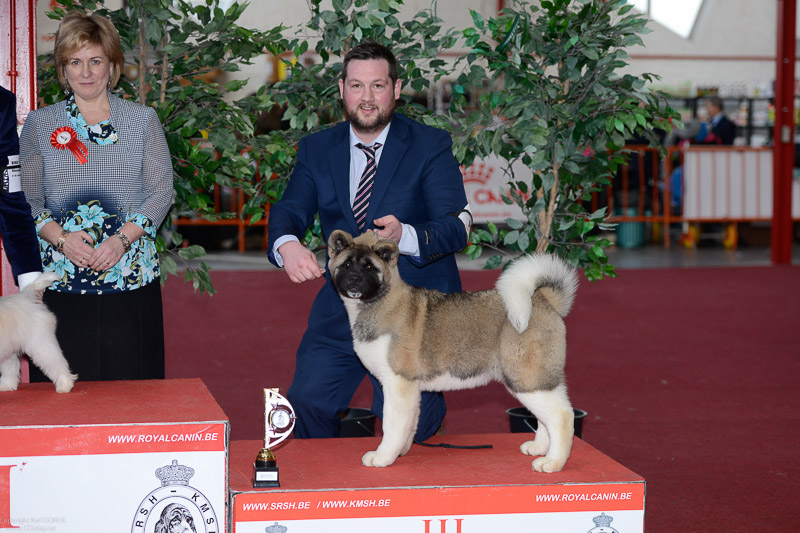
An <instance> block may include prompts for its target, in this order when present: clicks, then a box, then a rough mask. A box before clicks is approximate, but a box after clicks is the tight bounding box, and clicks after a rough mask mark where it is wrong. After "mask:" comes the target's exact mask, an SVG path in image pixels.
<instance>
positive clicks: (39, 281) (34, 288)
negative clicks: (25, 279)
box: [23, 272, 61, 292]
mask: <svg viewBox="0 0 800 533" xmlns="http://www.w3.org/2000/svg"><path fill="white" fill-rule="evenodd" d="M60 279H61V276H59V275H58V274H56V273H55V272H42V273H41V274H39V277H38V278H36V279H35V280H33V282H31V283H30V284H29V285H28V286H27V287H25V288H24V289H23V291H25V292H42V291H43V290H45V289H46V288H47V287H49V286H50V285H52V284H53V282H54V281H58V280H60Z"/></svg>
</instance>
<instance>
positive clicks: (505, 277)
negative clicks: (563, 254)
mask: <svg viewBox="0 0 800 533" xmlns="http://www.w3.org/2000/svg"><path fill="white" fill-rule="evenodd" d="M495 287H496V288H497V292H498V293H499V294H500V298H502V300H503V304H504V305H505V308H506V314H507V315H508V319H509V321H511V324H512V325H513V326H514V328H515V329H516V330H517V331H519V332H520V333H522V332H523V331H525V330H526V329H527V328H528V322H530V319H531V312H532V310H533V294H534V293H535V292H536V291H537V290H538V289H549V290H543V291H542V292H541V294H542V296H544V297H545V298H546V299H547V301H548V302H549V303H550V305H552V306H553V309H554V310H555V312H556V313H558V314H559V315H560V316H561V317H565V316H567V313H569V310H570V307H572V302H573V300H574V299H575V291H577V290H578V275H577V274H576V273H575V269H573V268H572V267H571V266H569V265H568V264H567V263H565V262H564V260H563V259H561V258H559V257H557V256H556V255H553V254H531V255H526V256H524V257H520V258H519V259H517V260H516V261H514V262H513V263H511V264H510V265H509V266H508V268H506V270H505V272H503V274H501V276H500V278H499V279H498V280H497V284H496V286H495Z"/></svg>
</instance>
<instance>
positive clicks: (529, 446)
mask: <svg viewBox="0 0 800 533" xmlns="http://www.w3.org/2000/svg"><path fill="white" fill-rule="evenodd" d="M548 446H550V443H549V442H547V439H544V438H542V437H540V436H539V435H537V436H536V439H535V440H529V441H527V442H523V443H522V445H521V446H520V447H519V451H521V452H522V453H524V454H525V455H532V456H536V455H544V454H546V453H547V448H548Z"/></svg>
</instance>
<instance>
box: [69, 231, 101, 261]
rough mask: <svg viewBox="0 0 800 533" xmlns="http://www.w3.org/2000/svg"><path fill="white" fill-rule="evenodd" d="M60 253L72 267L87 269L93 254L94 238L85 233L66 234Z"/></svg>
mask: <svg viewBox="0 0 800 533" xmlns="http://www.w3.org/2000/svg"><path fill="white" fill-rule="evenodd" d="M62 252H63V253H64V255H66V256H67V259H69V260H70V261H72V263H73V264H74V265H77V266H79V267H81V268H87V267H89V263H90V262H91V258H92V255H94V252H95V249H94V238H93V237H92V236H91V235H89V234H88V233H87V232H85V231H73V232H70V233H67V236H66V238H65V239H64V247H63V248H62Z"/></svg>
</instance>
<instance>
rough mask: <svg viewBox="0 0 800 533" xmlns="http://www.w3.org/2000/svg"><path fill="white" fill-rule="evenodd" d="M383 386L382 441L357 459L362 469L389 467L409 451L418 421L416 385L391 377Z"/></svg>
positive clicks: (418, 401)
mask: <svg viewBox="0 0 800 533" xmlns="http://www.w3.org/2000/svg"><path fill="white" fill-rule="evenodd" d="M381 386H382V387H383V398H384V400H383V440H381V443H380V445H379V446H378V449H377V450H375V451H372V452H367V453H365V454H364V457H362V458H361V462H362V463H363V464H364V466H389V465H390V464H392V463H394V462H395V460H396V459H397V457H398V456H400V455H402V454H405V453H406V452H408V450H409V449H410V448H411V442H412V441H413V439H414V432H415V431H416V427H417V422H418V419H419V405H420V398H421V396H420V390H419V386H418V385H417V383H416V382H413V381H408V380H406V379H404V378H402V377H400V376H397V375H394V374H393V375H391V376H389V377H388V379H386V380H384V381H382V382H381Z"/></svg>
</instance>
